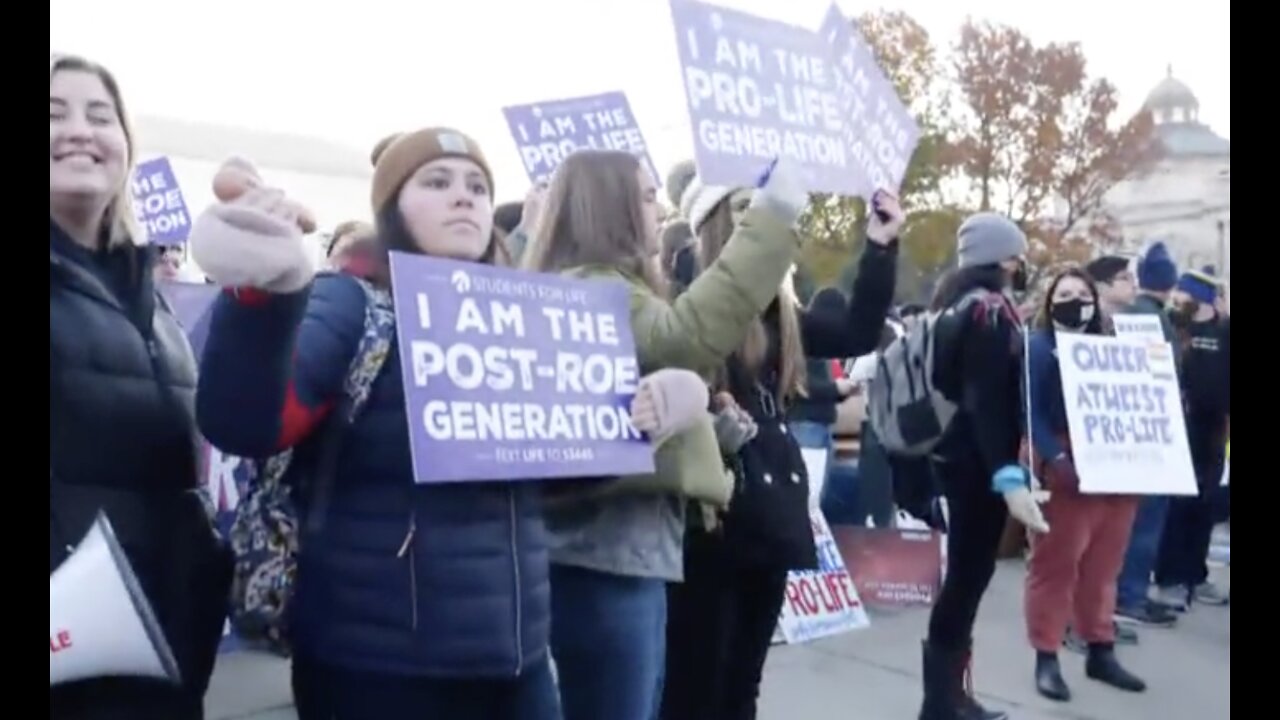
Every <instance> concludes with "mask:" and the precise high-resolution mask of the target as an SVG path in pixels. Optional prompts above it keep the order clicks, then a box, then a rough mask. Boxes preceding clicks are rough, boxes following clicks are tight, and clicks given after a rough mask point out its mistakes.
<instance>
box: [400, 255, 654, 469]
mask: <svg viewBox="0 0 1280 720" xmlns="http://www.w3.org/2000/svg"><path fill="white" fill-rule="evenodd" d="M391 284H392V288H393V290H392V293H393V295H394V299H395V305H396V308H397V312H396V333H397V335H398V337H399V347H400V367H401V373H402V377H403V380H404V387H405V403H406V408H407V412H408V417H409V436H410V447H411V449H412V454H413V470H414V477H415V479H416V480H417V481H418V482H420V483H440V482H457V481H467V480H532V479H538V478H558V477H592V476H603V477H616V476H619V475H631V474H643V473H649V472H653V449H652V447H651V446H650V444H649V442H648V440H647V439H646V438H645V437H644V436H643V435H642V434H641V433H640V432H639V431H637V430H636V429H635V428H634V426H632V424H631V417H630V407H631V399H632V398H633V397H634V396H635V391H636V384H637V382H638V381H639V368H638V366H637V364H636V356H635V339H634V337H633V336H632V334H631V323H630V293H629V291H628V289H627V287H626V286H625V285H623V284H622V283H617V282H601V281H588V280H578V279H573V278H564V277H559V276H555V275H537V274H532V273H524V272H519V271H516V270H510V269H507V268H498V267H492V266H489V265H478V264H475V263H466V262H457V261H453V260H442V259H439V258H429V257H425V256H422V255H410V254H406V253H399V252H395V253H392V254H391Z"/></svg>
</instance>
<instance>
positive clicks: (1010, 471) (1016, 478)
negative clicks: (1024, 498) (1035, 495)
mask: <svg viewBox="0 0 1280 720" xmlns="http://www.w3.org/2000/svg"><path fill="white" fill-rule="evenodd" d="M1030 484H1031V483H1030V481H1029V475H1028V474H1027V469H1026V468H1024V467H1022V466H1021V465H1005V466H1004V467H1002V468H1000V469H999V470H997V471H996V473H995V475H992V476H991V489H992V490H995V491H996V492H997V493H999V494H1001V495H1004V494H1005V493H1007V492H1009V491H1010V490H1017V489H1018V488H1025V487H1029V486H1030Z"/></svg>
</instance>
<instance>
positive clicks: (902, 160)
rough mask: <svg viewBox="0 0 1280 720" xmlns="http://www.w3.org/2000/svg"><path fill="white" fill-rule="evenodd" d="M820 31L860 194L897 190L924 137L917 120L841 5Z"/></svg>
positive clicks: (834, 8)
mask: <svg viewBox="0 0 1280 720" xmlns="http://www.w3.org/2000/svg"><path fill="white" fill-rule="evenodd" d="M818 34H819V35H820V36H821V37H822V38H823V40H824V41H825V42H826V43H827V46H828V47H829V48H830V50H831V54H832V57H833V58H835V66H836V78H837V84H838V86H839V88H840V99H841V102H842V107H843V109H844V112H843V114H844V117H845V118H846V122H845V128H846V131H847V135H846V139H847V141H848V145H849V155H850V159H851V160H852V165H853V168H854V171H855V173H856V174H857V175H858V176H860V177H859V179H860V181H861V182H860V187H859V189H858V191H857V193H856V194H858V195H861V196H862V197H866V198H869V197H871V194H872V193H873V192H875V191H876V190H877V189H881V188H884V189H887V190H894V191H896V190H898V189H899V188H900V187H901V185H902V178H903V176H905V175H906V174H907V164H908V163H909V162H911V155H912V153H914V152H915V150H916V143H917V142H919V140H920V128H919V127H918V126H917V125H916V121H915V118H913V117H912V116H911V112H910V111H909V110H907V108H906V107H905V106H903V104H902V100H900V99H899V98H898V92H897V90H896V89H895V88H894V87H893V83H892V82H890V81H889V78H887V77H885V74H884V72H883V71H882V70H881V69H880V65H879V64H878V63H877V62H876V58H875V54H874V53H873V52H872V51H871V46H869V45H868V44H867V41H866V40H865V39H863V37H862V34H861V33H859V32H858V30H857V28H855V27H854V26H853V23H852V22H851V21H850V20H849V19H848V18H846V17H845V16H844V13H842V12H840V7H839V6H838V5H834V4H833V5H832V6H831V9H829V10H828V11H827V17H826V19H825V20H823V22H822V29H821V30H819V31H818Z"/></svg>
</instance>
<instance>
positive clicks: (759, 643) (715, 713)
mask: <svg viewBox="0 0 1280 720" xmlns="http://www.w3.org/2000/svg"><path fill="white" fill-rule="evenodd" d="M685 578H686V580H685V582H684V583H680V584H672V586H671V590H670V602H671V605H670V613H671V615H670V620H669V623H668V625H667V643H668V645H667V673H668V675H667V684H666V688H665V693H664V695H663V698H662V716H661V717H662V720H754V718H755V717H756V702H757V698H758V697H759V695H760V680H761V678H762V677H763V675H764V664H765V659H766V658H767V657H768V654H769V647H770V644H771V641H772V639H773V631H774V628H776V627H777V625H778V615H779V613H780V612H781V611H782V603H783V598H784V596H785V594H786V588H787V572H786V570H784V569H774V568H767V567H759V566H751V565H747V564H745V563H742V562H735V559H734V557H733V556H732V553H731V552H730V551H729V549H728V547H727V546H726V543H725V541H724V539H723V538H722V537H720V536H719V535H715V534H709V533H702V532H698V533H690V534H689V535H688V536H687V537H686V539H685Z"/></svg>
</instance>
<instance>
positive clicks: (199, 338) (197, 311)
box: [156, 281, 221, 360]
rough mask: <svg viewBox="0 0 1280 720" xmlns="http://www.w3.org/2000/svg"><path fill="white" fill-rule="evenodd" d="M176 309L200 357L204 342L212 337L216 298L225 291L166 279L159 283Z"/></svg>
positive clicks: (178, 318) (178, 317)
mask: <svg viewBox="0 0 1280 720" xmlns="http://www.w3.org/2000/svg"><path fill="white" fill-rule="evenodd" d="M156 285H157V287H158V288H159V290H160V294H161V295H163V296H164V299H165V301H166V302H168V303H169V307H170V308H171V309H172V310H173V314H174V316H175V317H176V318H177V320H178V324H179V325H181V326H182V329H183V331H184V332H186V334H187V340H188V341H190V343H191V350H192V352H194V353H195V355H196V359H197V360H198V359H199V358H200V355H201V354H202V353H203V352H204V342H205V340H207V339H208V337H209V319H210V317H212V314H213V301H214V300H216V299H217V297H218V293H219V292H220V291H221V288H219V287H218V286H217V285H207V284H204V283H187V282H176V281H162V282H159V283H157V284H156Z"/></svg>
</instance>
